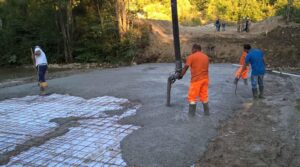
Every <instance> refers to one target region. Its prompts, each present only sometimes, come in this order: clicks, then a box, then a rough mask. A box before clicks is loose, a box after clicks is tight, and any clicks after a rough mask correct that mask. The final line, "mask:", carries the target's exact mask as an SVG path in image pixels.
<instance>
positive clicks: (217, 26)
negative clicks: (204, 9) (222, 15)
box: [215, 19, 221, 32]
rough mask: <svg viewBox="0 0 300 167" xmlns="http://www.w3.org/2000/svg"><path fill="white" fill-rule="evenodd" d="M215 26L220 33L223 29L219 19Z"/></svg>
mask: <svg viewBox="0 0 300 167" xmlns="http://www.w3.org/2000/svg"><path fill="white" fill-rule="evenodd" d="M215 26H216V30H217V31H218V32H219V31H220V29H221V22H220V19H217V20H216V24H215Z"/></svg>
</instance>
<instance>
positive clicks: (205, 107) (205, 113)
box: [203, 103, 209, 116]
mask: <svg viewBox="0 0 300 167" xmlns="http://www.w3.org/2000/svg"><path fill="white" fill-rule="evenodd" d="M203 109H204V115H207V116H208V115H209V107H208V103H203Z"/></svg>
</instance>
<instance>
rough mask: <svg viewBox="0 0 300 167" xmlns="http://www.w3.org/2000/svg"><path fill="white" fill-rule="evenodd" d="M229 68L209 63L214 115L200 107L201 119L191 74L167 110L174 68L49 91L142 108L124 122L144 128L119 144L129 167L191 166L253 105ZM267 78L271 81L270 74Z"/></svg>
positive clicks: (99, 76)
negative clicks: (192, 104) (190, 95)
mask: <svg viewBox="0 0 300 167" xmlns="http://www.w3.org/2000/svg"><path fill="white" fill-rule="evenodd" d="M235 70H236V68H235V67H233V66H232V65H230V64H213V65H210V86H209V99H210V100H209V102H210V110H211V115H210V116H209V117H206V116H204V115H203V112H202V111H203V110H202V105H200V104H199V103H198V106H197V112H198V114H197V116H196V117H189V116H188V115H187V110H188V105H187V101H186V94H187V90H188V86H189V79H190V77H189V73H188V74H187V75H186V76H185V77H184V79H183V80H180V81H176V83H175V84H174V85H173V87H172V100H171V103H172V106H171V107H166V106H165V103H166V86H167V84H166V81H167V78H168V76H169V74H170V73H171V72H172V71H174V65H173V64H145V65H138V66H133V67H122V68H116V69H105V70H95V71H93V72H89V73H85V74H79V75H73V76H69V77H65V78H59V79H53V80H50V81H49V89H48V91H49V92H51V93H57V94H69V95H72V96H78V97H83V98H85V99H90V98H95V97H101V96H113V97H119V98H125V99H129V101H131V102H136V103H139V104H141V107H140V108H139V109H138V111H137V114H136V115H135V116H132V117H128V118H124V119H123V120H121V121H120V123H122V124H134V125H137V126H141V128H140V129H138V130H137V131H135V132H133V133H132V134H130V135H128V136H127V137H125V139H124V140H123V141H122V142H121V150H122V157H123V159H124V160H125V161H126V163H127V164H128V165H129V166H134V165H135V166H145V167H147V166H149V167H150V166H151V167H153V166H173V167H176V166H178V167H182V166H191V165H192V164H194V162H195V161H197V160H198V159H199V157H200V156H201V155H202V154H203V152H204V151H205V150H206V148H207V144H208V142H209V141H210V140H211V139H213V138H214V136H216V133H217V127H218V126H219V124H220V121H222V120H225V119H227V118H229V117H230V116H232V114H233V113H234V112H235V111H236V110H238V109H240V108H242V107H243V105H242V104H243V102H245V101H250V102H251V97H252V95H251V90H250V84H249V86H245V85H243V83H242V82H241V83H240V84H239V88H238V95H237V96H236V95H235V94H234V89H235V86H234V85H233V79H234V71H235ZM267 77H272V76H271V75H270V76H267ZM36 94H38V88H37V85H36V83H30V84H26V85H21V86H16V87H9V88H3V89H0V100H4V99H9V98H12V97H24V96H28V95H36Z"/></svg>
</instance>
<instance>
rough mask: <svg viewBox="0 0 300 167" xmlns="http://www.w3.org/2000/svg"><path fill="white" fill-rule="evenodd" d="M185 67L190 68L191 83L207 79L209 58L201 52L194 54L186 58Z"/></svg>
mask: <svg viewBox="0 0 300 167" xmlns="http://www.w3.org/2000/svg"><path fill="white" fill-rule="evenodd" d="M186 65H187V66H189V67H190V68H191V82H197V81H200V80H202V79H209V77H208V66H209V58H208V56H207V55H205V54H204V53H202V52H196V53H193V54H191V55H190V56H188V58H187V60H186Z"/></svg>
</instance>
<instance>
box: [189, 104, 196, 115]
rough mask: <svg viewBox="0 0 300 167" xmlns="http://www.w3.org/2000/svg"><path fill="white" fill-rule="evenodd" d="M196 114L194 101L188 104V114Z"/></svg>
mask: <svg viewBox="0 0 300 167" xmlns="http://www.w3.org/2000/svg"><path fill="white" fill-rule="evenodd" d="M195 114H196V103H190V104H189V115H191V116H195Z"/></svg>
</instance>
